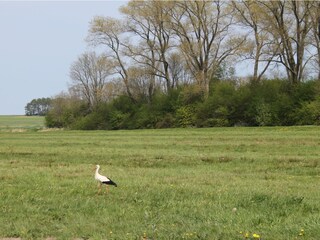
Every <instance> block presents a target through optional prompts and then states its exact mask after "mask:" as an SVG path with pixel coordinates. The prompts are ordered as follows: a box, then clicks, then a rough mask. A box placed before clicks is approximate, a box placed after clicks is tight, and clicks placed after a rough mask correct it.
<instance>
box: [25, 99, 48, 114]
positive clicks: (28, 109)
mask: <svg viewBox="0 0 320 240" xmlns="http://www.w3.org/2000/svg"><path fill="white" fill-rule="evenodd" d="M51 102H52V99H51V98H37V99H32V101H31V102H29V103H27V105H26V106H25V113H26V115H27V116H45V115H46V114H47V113H48V111H49V110H50V108H51Z"/></svg>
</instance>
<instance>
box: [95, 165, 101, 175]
mask: <svg viewBox="0 0 320 240" xmlns="http://www.w3.org/2000/svg"><path fill="white" fill-rule="evenodd" d="M99 169H100V167H97V168H96V175H97V174H99Z"/></svg>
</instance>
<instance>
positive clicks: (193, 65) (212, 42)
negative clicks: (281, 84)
mask: <svg viewBox="0 0 320 240" xmlns="http://www.w3.org/2000/svg"><path fill="white" fill-rule="evenodd" d="M170 15H171V24H172V28H173V30H174V31H175V34H176V35H177V37H178V38H179V40H180V44H179V47H180V50H181V51H182V53H183V55H184V57H185V59H186V62H187V64H188V66H189V68H190V69H191V72H192V73H193V75H194V78H195V79H196V81H197V83H198V85H199V86H201V88H202V89H203V92H204V93H205V94H206V95H207V94H208V93H209V82H210V78H211V76H212V75H213V74H214V71H215V70H216V69H217V67H218V66H219V65H220V64H221V63H222V62H224V61H225V60H226V58H227V57H229V56H231V55H234V54H235V53H236V52H237V51H238V49H239V46H240V45H241V44H242V43H243V42H244V39H243V38H239V37H237V36H233V35H232V34H231V32H230V28H231V25H232V23H233V18H232V14H231V12H230V9H229V8H227V5H226V3H225V2H223V1H219V0H218V1H192V2H189V1H178V2H176V4H175V6H174V8H172V11H171V12H170Z"/></svg>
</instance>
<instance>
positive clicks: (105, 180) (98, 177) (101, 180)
mask: <svg viewBox="0 0 320 240" xmlns="http://www.w3.org/2000/svg"><path fill="white" fill-rule="evenodd" d="M99 169H100V165H96V174H95V175H94V178H95V179H96V180H97V181H98V182H99V185H98V187H99V190H98V194H99V193H100V192H101V186H102V184H106V192H108V185H114V186H115V187H116V186H117V184H116V183H115V182H114V181H112V180H111V179H110V178H108V177H106V176H102V175H101V174H99Z"/></svg>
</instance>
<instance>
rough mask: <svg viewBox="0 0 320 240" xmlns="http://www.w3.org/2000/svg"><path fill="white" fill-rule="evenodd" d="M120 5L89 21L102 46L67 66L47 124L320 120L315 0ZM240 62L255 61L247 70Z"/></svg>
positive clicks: (93, 40)
mask: <svg viewBox="0 0 320 240" xmlns="http://www.w3.org/2000/svg"><path fill="white" fill-rule="evenodd" d="M120 12H121V13H122V14H123V16H124V17H123V18H122V19H115V18H110V17H104V16H96V17H94V18H93V19H92V21H91V23H90V26H89V30H88V36H87V38H86V40H87V42H88V45H90V46H91V47H92V48H94V49H96V51H91V52H86V53H83V54H82V55H81V56H79V57H78V59H77V60H76V61H75V62H74V63H73V64H72V65H71V67H70V79H71V81H70V89H69V91H68V93H63V94H60V95H58V96H56V97H55V98H54V99H53V100H52V108H51V110H50V111H49V113H48V115H47V118H46V120H47V125H48V126H50V127H70V128H75V129H122V128H129V129H132V128H148V127H184V126H199V127H204V126H232V125H293V124H316V123H318V121H319V112H318V110H317V106H318V105H319V96H318V95H319V86H318V82H319V79H320V3H319V2H318V1H293V0H277V1H251V0H250V1H248V0H239V1H219V0H216V1H204V0H202V1H191V2H190V1H154V0H153V1H129V2H128V3H127V4H126V5H124V6H122V7H121V8H120ZM236 63H238V64H239V63H242V64H244V63H247V64H248V65H250V66H252V67H249V69H250V71H251V72H250V73H248V75H249V77H247V78H246V79H243V78H240V77H239V76H237V75H236V74H235V65H236ZM312 78H313V79H318V80H310V79H312ZM279 79H281V80H279ZM307 80H308V81H307ZM302 93H303V94H305V95H306V96H303V94H302ZM311 112H312V113H311ZM284 113H285V114H284ZM307 113H308V114H307ZM302 115H307V116H302ZM311 115H312V117H311ZM289 116H290V117H289ZM302 119H303V120H302Z"/></svg>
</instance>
